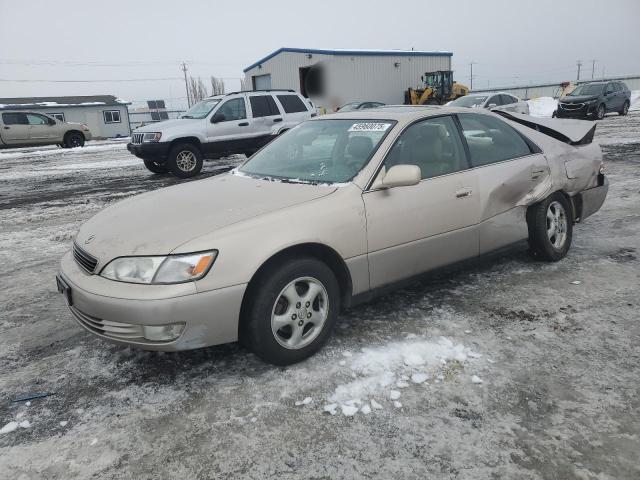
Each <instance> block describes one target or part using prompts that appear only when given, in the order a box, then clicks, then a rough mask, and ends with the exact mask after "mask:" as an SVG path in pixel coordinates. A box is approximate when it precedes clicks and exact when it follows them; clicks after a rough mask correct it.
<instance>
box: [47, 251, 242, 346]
mask: <svg viewBox="0 0 640 480" xmlns="http://www.w3.org/2000/svg"><path fill="white" fill-rule="evenodd" d="M59 277H60V278H61V279H62V281H63V283H64V284H66V285H67V286H68V287H69V289H70V292H65V300H66V301H67V305H68V306H69V310H70V311H71V313H72V314H73V316H74V318H75V319H76V321H77V322H78V323H79V324H80V325H81V326H82V327H83V328H85V329H86V330H88V331H89V332H91V333H93V334H94V335H97V336H98V337H100V338H103V339H104V340H108V341H110V342H113V343H117V344H121V345H132V346H137V347H140V348H143V349H145V350H159V351H178V350H190V349H194V348H201V347H206V346H210V345H218V344H222V343H229V342H234V341H236V340H237V339H238V323H239V318H240V307H241V304H242V298H243V295H244V292H245V289H246V284H243V285H235V286H231V287H227V288H221V289H218V290H211V291H207V292H198V291H197V289H196V287H195V284H179V285H135V284H122V283H121V282H113V281H111V280H107V279H105V278H102V277H100V276H98V275H90V274H88V273H86V272H85V271H83V270H81V269H80V267H78V265H77V264H76V263H75V261H74V260H73V257H72V256H71V254H69V253H68V254H66V255H65V256H64V257H63V259H62V262H61V266H60V273H59ZM105 282H106V283H105ZM113 284H120V285H113ZM111 286H113V287H114V288H115V289H116V290H115V291H116V292H119V293H118V295H119V296H118V297H116V296H113V292H112V291H110V288H109V287H111ZM123 286H125V287H126V298H124V297H125V295H124V294H123V292H122V290H121V288H122V287H123ZM185 288H187V289H189V290H185ZM150 292H151V294H150ZM187 292H188V293H187ZM185 293H186V294H185ZM175 323H184V324H185V327H184V330H183V331H182V334H181V335H180V337H178V338H177V339H175V340H172V341H168V342H167V341H162V342H159V341H150V340H147V339H146V338H144V337H143V333H142V332H143V328H142V327H143V326H162V325H171V324H175Z"/></svg>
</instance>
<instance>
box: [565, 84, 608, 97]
mask: <svg viewBox="0 0 640 480" xmlns="http://www.w3.org/2000/svg"><path fill="white" fill-rule="evenodd" d="M603 87H604V85H603V84H602V83H600V84H592V85H580V86H579V87H577V88H576V89H575V90H574V91H573V92H571V93H570V94H569V95H570V96H572V97H575V96H577V95H600V94H601V93H602V89H603Z"/></svg>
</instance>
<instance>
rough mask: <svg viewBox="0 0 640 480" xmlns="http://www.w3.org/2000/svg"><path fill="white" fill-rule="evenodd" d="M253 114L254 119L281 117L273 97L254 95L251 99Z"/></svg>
mask: <svg viewBox="0 0 640 480" xmlns="http://www.w3.org/2000/svg"><path fill="white" fill-rule="evenodd" d="M249 103H250V104H251V112H252V113H253V117H254V118H259V117H269V116H272V115H280V110H278V106H277V105H276V102H275V100H274V99H273V97H272V96H271V95H254V96H251V97H249Z"/></svg>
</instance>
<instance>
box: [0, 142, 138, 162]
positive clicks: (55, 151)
mask: <svg viewBox="0 0 640 480" xmlns="http://www.w3.org/2000/svg"><path fill="white" fill-rule="evenodd" d="M126 149H127V146H126V142H124V141H121V142H113V143H108V144H105V145H92V144H90V143H87V144H86V145H85V146H84V147H76V148H61V147H48V148H46V149H35V148H34V149H32V148H30V149H28V150H23V149H17V150H14V149H11V151H3V150H0V162H2V161H4V160H8V159H13V158H30V157H49V156H53V155H63V156H67V155H78V154H80V155H94V154H95V153H98V152H108V151H110V150H125V151H126Z"/></svg>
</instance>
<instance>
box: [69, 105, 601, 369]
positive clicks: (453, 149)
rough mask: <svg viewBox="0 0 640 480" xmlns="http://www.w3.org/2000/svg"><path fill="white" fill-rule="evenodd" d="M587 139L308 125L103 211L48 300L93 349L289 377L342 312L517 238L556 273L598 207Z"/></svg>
mask: <svg viewBox="0 0 640 480" xmlns="http://www.w3.org/2000/svg"><path fill="white" fill-rule="evenodd" d="M594 131H595V125H593V124H592V123H590V122H582V121H572V120H566V121H561V120H552V119H532V118H531V117H528V116H525V115H519V114H517V113H506V112H502V113H501V115H498V114H496V113H492V112H489V111H487V110H484V109H478V110H470V109H466V108H446V107H424V106H421V107H410V106H407V107H386V108H385V107H383V108H381V109H377V110H371V111H356V112H351V113H339V114H335V115H327V116H323V117H320V118H317V119H314V120H311V121H307V122H304V123H302V124H300V125H298V126H297V127H295V128H293V129H291V130H290V131H288V132H287V133H285V134H283V135H282V136H280V137H278V138H277V139H275V140H274V141H273V142H271V143H270V144H268V145H267V146H265V147H264V148H263V149H262V150H260V151H259V152H258V153H256V154H255V155H254V156H252V157H251V158H250V159H249V160H247V161H246V162H245V163H244V164H243V165H241V166H240V167H238V168H237V169H236V170H234V171H232V172H230V173H227V174H224V175H219V176H216V177H212V178H208V179H204V180H200V181H195V182H191V183H187V184H182V185H177V186H172V187H169V188H164V189H160V190H156V191H153V192H149V193H145V194H142V195H139V196H136V197H131V198H129V199H126V200H124V201H122V202H119V203H117V204H114V205H112V206H109V207H107V208H105V209H104V210H103V211H102V212H100V213H99V214H97V215H96V216H95V217H93V218H92V219H90V220H89V221H87V222H86V223H85V224H84V225H82V227H81V228H80V231H79V232H78V234H77V237H76V239H75V242H74V244H73V250H72V251H71V252H69V253H68V254H66V255H65V256H64V257H63V258H62V262H61V267H60V273H59V275H58V277H57V283H58V289H59V291H60V292H61V293H63V294H64V296H65V298H66V301H67V303H68V305H69V308H70V310H71V313H72V314H73V316H74V317H75V318H76V319H77V321H78V323H79V324H80V325H82V327H84V328H85V329H86V330H88V331H89V332H91V333H93V334H95V335H97V336H99V337H101V338H103V339H105V340H109V341H112V342H116V343H120V344H124V345H134V346H137V347H141V348H145V349H151V350H165V351H175V350H184V349H193V348H199V347H205V346H208V345H215V344H220V343H226V342H234V341H237V340H240V341H242V342H243V343H244V344H245V345H247V346H248V347H249V348H250V349H251V350H252V351H254V352H255V353H256V354H257V355H259V356H260V357H261V358H263V359H264V360H266V361H268V362H272V363H275V364H290V363H293V362H297V361H300V360H303V359H304V358H306V357H308V356H309V355H311V354H313V353H314V352H316V351H317V350H318V349H319V348H320V347H321V346H322V345H323V344H324V343H325V342H326V341H327V339H328V338H329V335H330V333H331V329H332V327H333V325H334V324H335V322H336V320H337V317H338V313H339V311H340V309H341V308H343V307H351V306H354V305H357V304H359V303H360V302H363V301H366V300H368V299H370V298H371V297H372V296H374V295H375V294H377V293H380V292H384V291H387V290H388V289H389V288H390V287H393V286H397V285H400V284H402V283H403V282H406V281H407V280H408V279H412V278H414V277H416V276H418V275H421V274H424V273H425V272H428V271H431V270H434V269H436V268H440V267H444V266H446V265H450V264H453V263H457V262H460V261H463V260H468V259H473V258H476V257H478V256H480V255H483V254H486V253H489V252H493V251H496V250H498V249H501V248H503V247H506V246H509V245H512V244H515V243H517V242H520V241H522V240H526V239H528V241H529V245H530V250H531V252H532V254H533V255H534V256H535V257H536V258H538V259H540V260H545V261H558V260H560V259H562V258H563V257H564V256H565V255H566V254H567V252H568V251H569V248H570V246H571V239H572V235H573V225H574V223H576V222H581V221H583V220H584V219H586V218H587V217H588V216H589V215H591V214H593V213H594V212H595V211H597V210H598V209H599V208H600V206H601V205H602V203H603V202H604V199H605V197H606V194H607V189H608V182H607V179H606V177H605V175H604V169H603V164H602V154H601V151H600V148H599V147H598V146H597V145H596V144H593V143H591V140H592V138H593V134H594Z"/></svg>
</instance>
